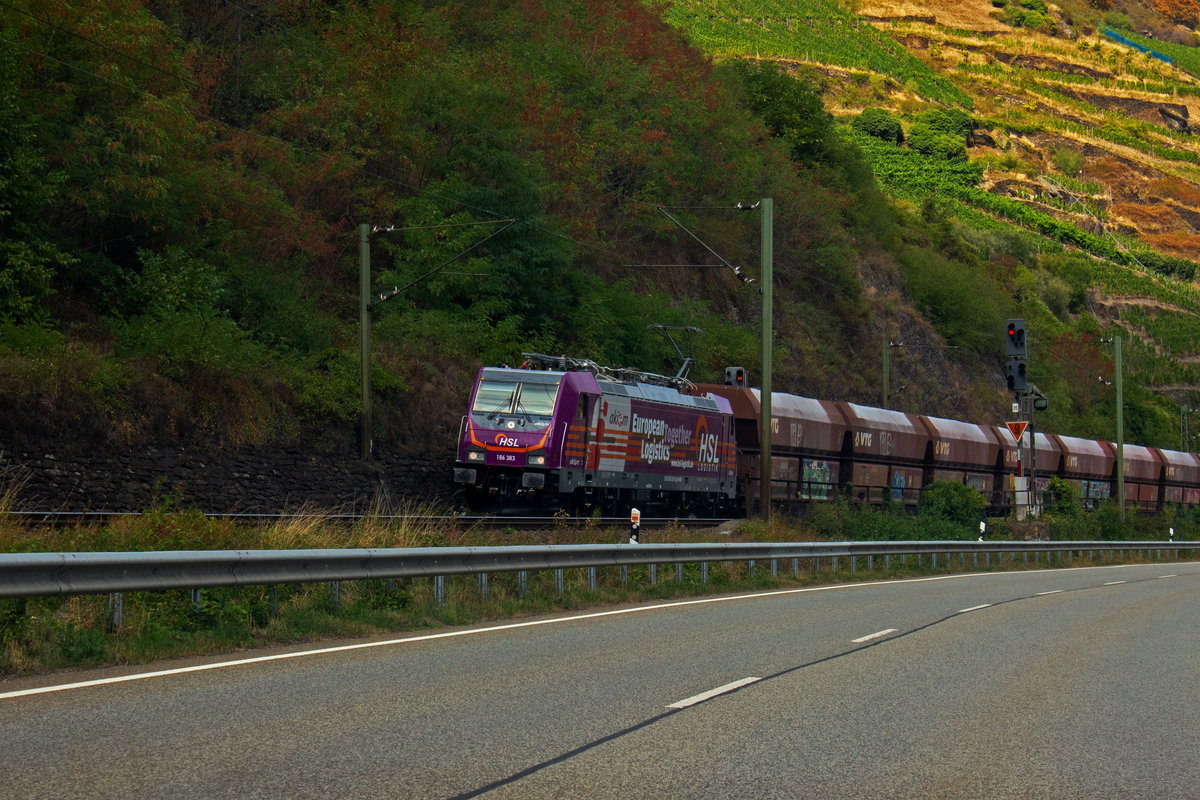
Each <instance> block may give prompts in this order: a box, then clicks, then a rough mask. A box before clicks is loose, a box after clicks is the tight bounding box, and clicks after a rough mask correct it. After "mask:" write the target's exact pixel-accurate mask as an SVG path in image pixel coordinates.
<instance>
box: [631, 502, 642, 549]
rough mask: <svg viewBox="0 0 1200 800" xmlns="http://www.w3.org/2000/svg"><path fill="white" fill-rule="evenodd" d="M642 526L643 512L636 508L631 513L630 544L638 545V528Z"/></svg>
mask: <svg viewBox="0 0 1200 800" xmlns="http://www.w3.org/2000/svg"><path fill="white" fill-rule="evenodd" d="M641 524H642V512H640V511H638V510H637V509H636V508H634V509H630V511H629V543H630V544H637V543H638V528H639V527H640V526H641Z"/></svg>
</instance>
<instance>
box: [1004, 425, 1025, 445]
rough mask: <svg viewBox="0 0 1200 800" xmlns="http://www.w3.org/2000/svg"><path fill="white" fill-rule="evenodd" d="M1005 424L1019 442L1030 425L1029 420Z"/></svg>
mask: <svg viewBox="0 0 1200 800" xmlns="http://www.w3.org/2000/svg"><path fill="white" fill-rule="evenodd" d="M1004 424H1005V425H1007V426H1008V431H1009V433H1011V434H1012V435H1013V438H1014V439H1016V440H1017V441H1018V442H1020V441H1021V437H1022V436H1024V435H1025V429H1026V428H1028V427H1029V423H1028V422H1006V423H1004Z"/></svg>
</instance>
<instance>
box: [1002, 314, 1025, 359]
mask: <svg viewBox="0 0 1200 800" xmlns="http://www.w3.org/2000/svg"><path fill="white" fill-rule="evenodd" d="M1006 332H1007V334H1008V338H1007V343H1008V357H1009V358H1025V355H1026V347H1025V320H1023V319H1010V320H1009V321H1008V328H1007V329H1006Z"/></svg>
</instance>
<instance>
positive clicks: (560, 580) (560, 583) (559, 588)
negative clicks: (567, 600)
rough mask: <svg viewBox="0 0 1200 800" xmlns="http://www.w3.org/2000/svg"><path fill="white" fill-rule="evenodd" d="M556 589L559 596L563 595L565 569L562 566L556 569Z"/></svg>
mask: <svg viewBox="0 0 1200 800" xmlns="http://www.w3.org/2000/svg"><path fill="white" fill-rule="evenodd" d="M554 591H555V592H557V593H558V596H559V597H562V596H563V571H562V568H561V567H559V568H558V569H556V570H554Z"/></svg>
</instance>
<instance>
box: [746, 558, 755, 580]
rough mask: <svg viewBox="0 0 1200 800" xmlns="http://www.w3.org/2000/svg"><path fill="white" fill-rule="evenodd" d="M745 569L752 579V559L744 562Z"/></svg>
mask: <svg viewBox="0 0 1200 800" xmlns="http://www.w3.org/2000/svg"><path fill="white" fill-rule="evenodd" d="M746 569H747V571H748V572H749V573H750V577H751V578H753V577H754V559H753V558H752V559H750V560H749V561H747V562H746Z"/></svg>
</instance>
